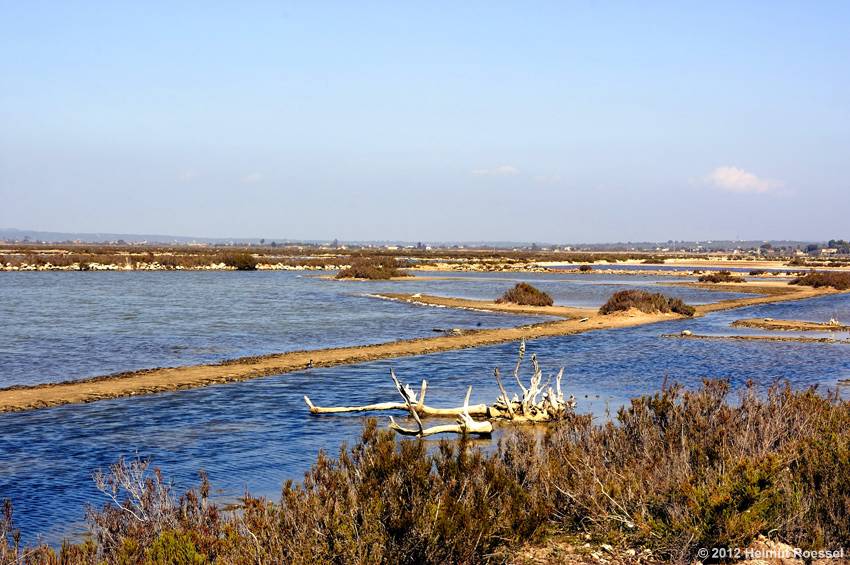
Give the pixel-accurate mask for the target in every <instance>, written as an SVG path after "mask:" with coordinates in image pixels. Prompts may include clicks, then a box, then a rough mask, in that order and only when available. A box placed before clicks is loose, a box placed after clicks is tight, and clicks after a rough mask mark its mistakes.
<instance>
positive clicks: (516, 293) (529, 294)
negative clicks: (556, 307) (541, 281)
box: [496, 282, 554, 306]
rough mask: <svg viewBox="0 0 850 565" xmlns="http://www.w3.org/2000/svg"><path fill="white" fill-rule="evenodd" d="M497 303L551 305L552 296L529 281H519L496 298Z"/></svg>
mask: <svg viewBox="0 0 850 565" xmlns="http://www.w3.org/2000/svg"><path fill="white" fill-rule="evenodd" d="M496 303H497V304H505V303H511V304H520V305H522V306H551V305H552V304H554V302H553V301H552V297H551V296H549V295H548V294H546V293H545V292H543V291H542V290H540V289H539V288H535V287H533V286H531V285H530V284H528V283H524V282H521V283H517V284H516V286H514V287H513V288H510V289H508V290H506V291H505V293H504V294H503V295H502V296H500V297H499V298H497V299H496Z"/></svg>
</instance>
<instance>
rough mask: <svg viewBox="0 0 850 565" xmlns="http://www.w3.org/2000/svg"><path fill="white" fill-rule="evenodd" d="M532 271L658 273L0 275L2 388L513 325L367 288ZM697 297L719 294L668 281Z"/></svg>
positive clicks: (591, 296)
mask: <svg viewBox="0 0 850 565" xmlns="http://www.w3.org/2000/svg"><path fill="white" fill-rule="evenodd" d="M520 280H532V281H534V282H535V284H539V285H540V286H541V287H542V288H544V289H545V290H547V291H549V292H551V293H552V294H553V296H554V297H555V299H556V301H557V302H559V303H564V304H575V305H580V306H598V305H600V304H602V303H603V302H604V301H605V300H606V299H607V297H608V296H609V295H610V294H611V293H612V292H614V291H615V290H618V289H619V288H623V285H624V284H628V285H632V286H641V287H653V286H654V283H655V279H652V278H649V277H634V279H633V280H631V281H629V282H625V283H624V282H623V281H617V280H613V279H612V278H611V277H608V278H607V279H606V278H599V277H597V278H589V277H579V278H578V280H571V279H569V278H567V277H553V276H551V275H548V276H547V275H544V276H540V275H529V276H526V275H523V276H514V277H504V276H503V277H493V276H488V275H470V276H464V277H461V278H453V279H446V280H427V279H419V278H412V279H411V280H410V281H400V282H356V281H345V282H339V281H328V280H322V279H319V278H317V277H316V276H310V275H303V274H300V273H293V272H248V273H239V272H233V273H221V272H198V271H193V272H97V273H95V272H24V273H0V387H5V386H12V385H19V384H37V383H47V382H57V381H64V380H73V379H80V378H85V377H90V376H97V375H104V374H109V373H115V372H119V371H129V370H135V369H146V368H152V367H161V366H175V365H193V364H200V363H210V362H214V361H221V360H223V359H232V358H235V357H242V356H247V355H262V354H266V353H276V352H284V351H292V350H300V349H318V348H326V347H341V346H349V345H365V344H370V343H381V342H386V341H392V340H396V339H405V338H412V337H421V336H428V335H434V333H433V332H432V330H433V329H435V328H475V327H484V328H487V327H508V326H515V325H519V324H527V323H537V322H540V321H542V320H543V319H542V318H541V317H536V316H511V315H506V314H498V313H488V312H472V311H463V310H452V309H446V308H440V309H438V308H428V309H423V308H415V307H411V306H410V305H407V304H400V303H397V302H389V301H382V300H376V299H374V298H369V297H368V296H367V295H368V294H370V293H376V292H411V293H415V292H430V293H433V294H445V295H446V296H462V297H465V298H480V299H488V300H491V299H493V298H495V297H497V296H499V295H500V294H501V293H502V292H504V290H505V289H506V288H508V287H510V286H511V285H513V284H515V283H516V282H517V281H520ZM665 292H668V293H670V294H675V295H677V296H681V297H683V298H685V299H687V300H689V301H692V302H694V303H699V302H704V301H710V300H716V299H720V298H722V297H723V295H721V294H719V293H714V294H712V293H710V292H709V291H704V290H699V289H686V288H681V287H680V288H676V287H669V288H668V289H667V290H665Z"/></svg>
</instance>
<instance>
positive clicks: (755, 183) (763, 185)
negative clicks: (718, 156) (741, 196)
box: [705, 166, 782, 194]
mask: <svg viewBox="0 0 850 565" xmlns="http://www.w3.org/2000/svg"><path fill="white" fill-rule="evenodd" d="M705 182H706V183H707V184H709V185H710V186H713V187H714V188H718V189H720V190H725V191H727V192H738V193H751V194H764V193H766V192H770V191H771V190H773V189H775V188H779V187H781V186H782V183H781V182H778V181H774V180H770V179H763V178H760V177H758V176H756V175H754V174H753V173H750V172H747V171H745V170H744V169H739V168H738V167H728V166H727V167H717V168H716V169H714V170H713V171H711V173H709V175H708V176H706V177H705Z"/></svg>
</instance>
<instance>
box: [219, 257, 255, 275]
mask: <svg viewBox="0 0 850 565" xmlns="http://www.w3.org/2000/svg"><path fill="white" fill-rule="evenodd" d="M221 262H222V263H224V264H225V265H227V266H228V267H234V268H235V269H236V270H237V271H254V270H256V269H257V259H256V258H255V257H254V256H253V255H251V254H250V253H226V254H224V256H223V257H222V260H221Z"/></svg>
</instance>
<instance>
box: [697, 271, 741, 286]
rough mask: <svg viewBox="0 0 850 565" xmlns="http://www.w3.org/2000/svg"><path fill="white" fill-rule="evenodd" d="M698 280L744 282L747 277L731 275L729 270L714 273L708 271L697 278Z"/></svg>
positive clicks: (707, 281)
mask: <svg viewBox="0 0 850 565" xmlns="http://www.w3.org/2000/svg"><path fill="white" fill-rule="evenodd" d="M697 280H698V281H699V282H706V283H745V282H747V279H745V278H743V277H739V276H736V275H733V274H732V272H731V271H717V272H716V273H708V274H705V275H702V276H701V277H699V278H698V279H697Z"/></svg>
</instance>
